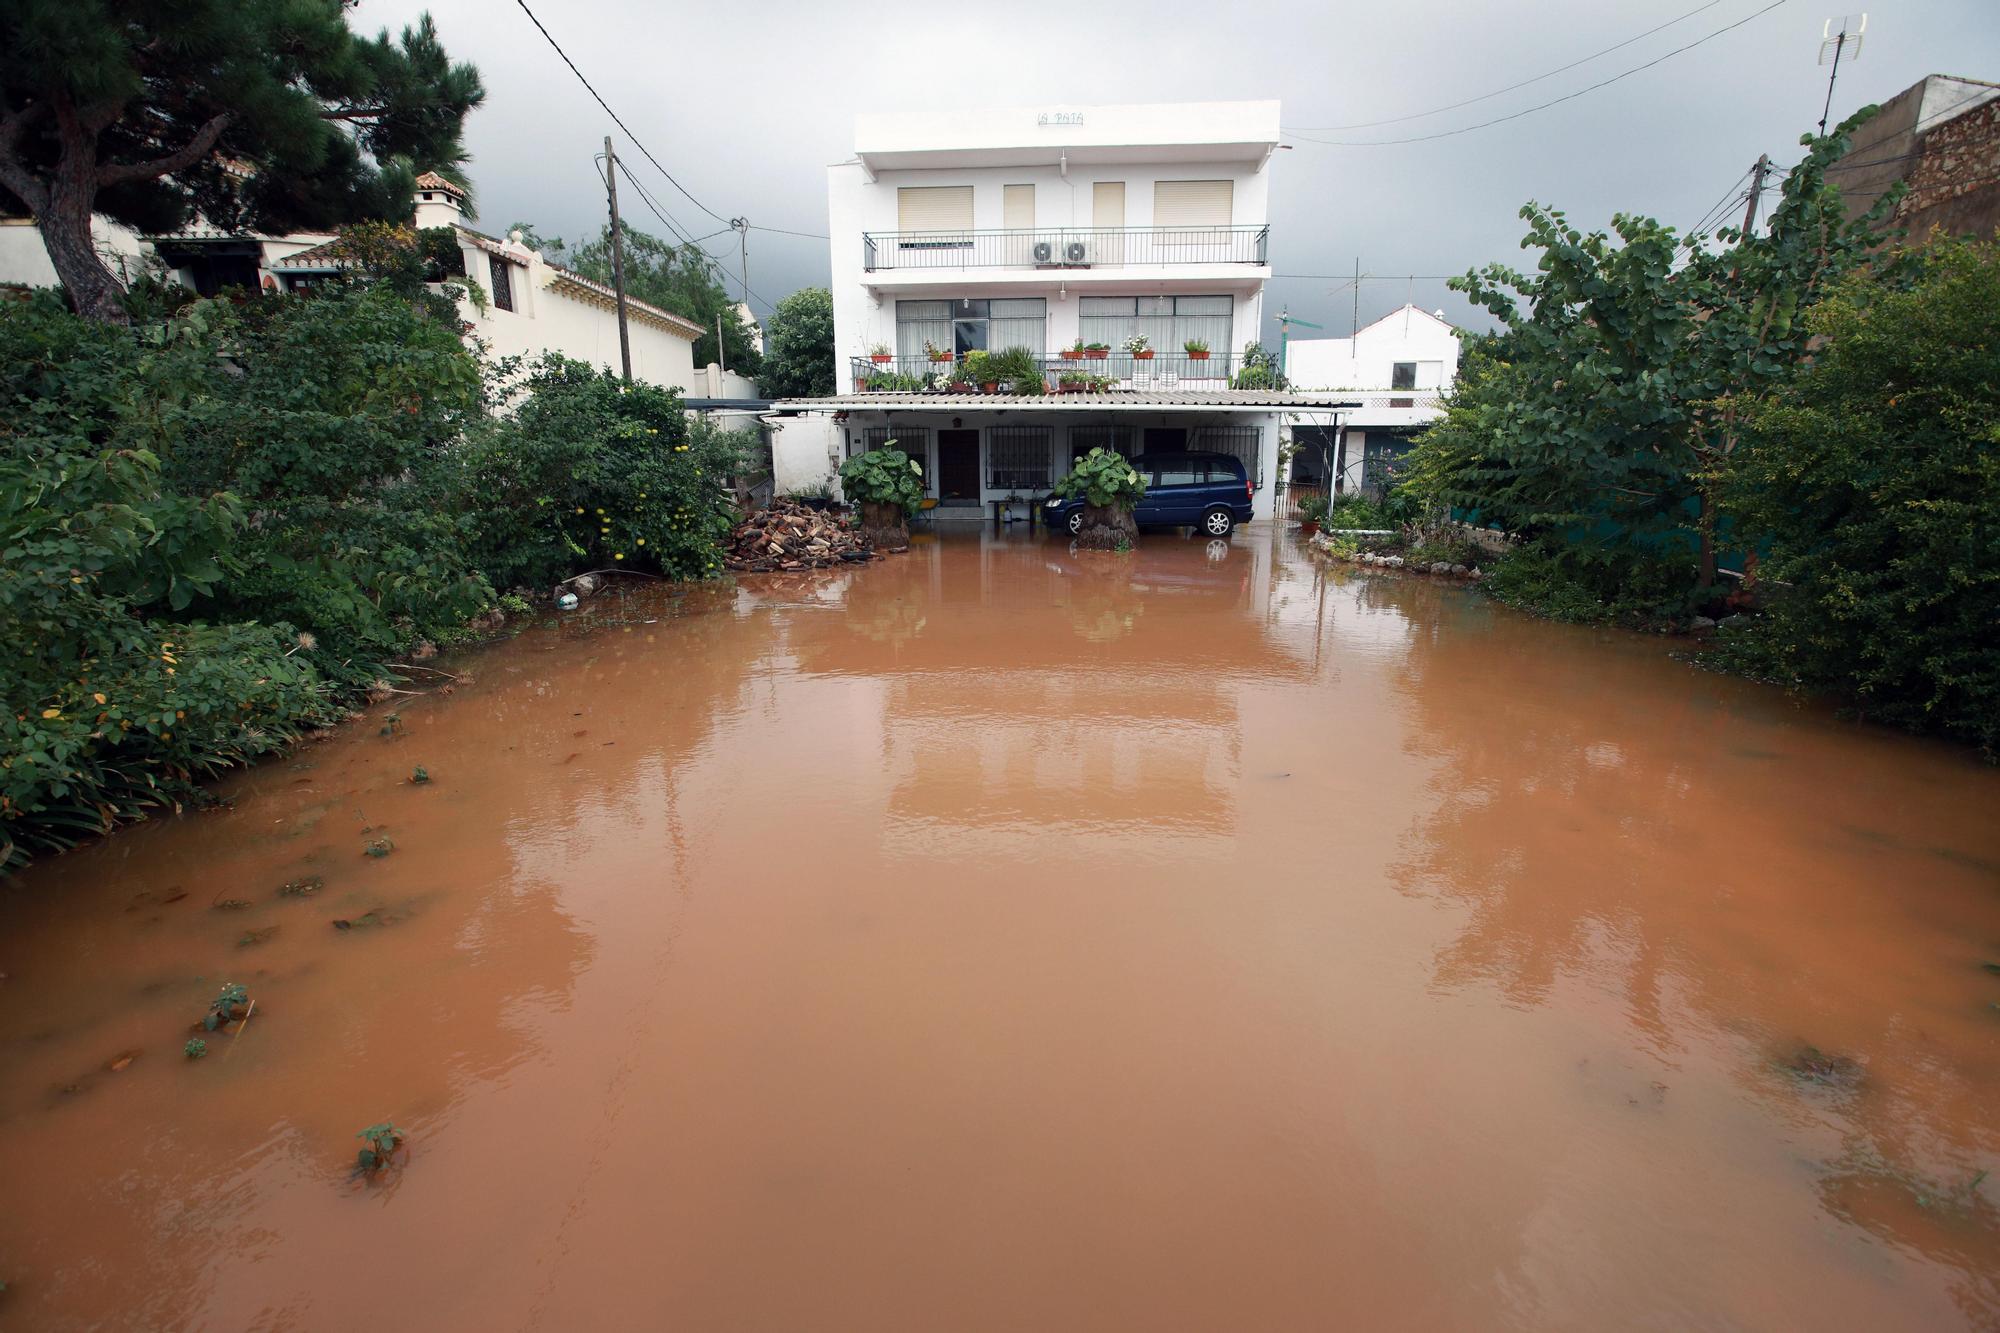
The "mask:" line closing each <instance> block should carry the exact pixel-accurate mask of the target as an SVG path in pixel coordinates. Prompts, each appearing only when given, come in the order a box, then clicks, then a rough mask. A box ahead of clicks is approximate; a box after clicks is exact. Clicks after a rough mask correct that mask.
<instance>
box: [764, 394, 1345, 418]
mask: <svg viewBox="0 0 2000 1333" xmlns="http://www.w3.org/2000/svg"><path fill="white" fill-rule="evenodd" d="M1359 406H1360V404H1359V403H1358V402H1357V401H1355V400H1354V399H1353V398H1350V397H1340V396H1332V395H1326V394H1313V393H1277V392H1268V393H1267V392H1262V391H1259V390H1254V389H1217V390H1214V391H1213V392H1210V393H1144V392H1138V391H1131V392H1112V393H1050V394H1042V395H1040V396H1038V397H1034V396H1030V397H1016V396H1015V395H1013V394H1005V393H991V394H989V393H852V394H840V395H836V396H835V397H832V398H780V399H779V400H777V401H776V402H774V403H772V404H771V410H772V411H773V412H780V413H788V414H797V413H801V412H885V411H889V412H893V411H901V412H909V411H919V410H922V411H932V412H1159V411H1175V410H1179V411H1187V412H1338V411H1345V410H1348V409H1351V408H1355V407H1359Z"/></svg>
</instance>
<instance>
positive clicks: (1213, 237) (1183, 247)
mask: <svg viewBox="0 0 2000 1333" xmlns="http://www.w3.org/2000/svg"><path fill="white" fill-rule="evenodd" d="M1270 244H1271V228H1270V226H1269V225H1268V224H1266V225H1263V226H1256V227H1054V228H1049V227H1037V228H1027V229H1011V230H1002V231H870V232H863V233H862V234H861V267H862V269H863V270H865V271H866V272H869V273H885V272H897V273H905V272H912V271H921V270H925V269H953V270H958V269H968V268H980V269H1027V270H1034V269H1046V270H1048V271H1050V272H1052V273H1074V272H1077V271H1079V270H1084V271H1088V270H1092V269H1129V268H1155V267H1188V266H1193V265H1210V266H1213V265H1228V264H1241V265H1245V266H1250V267H1254V266H1258V265H1263V264H1268V263H1269V262H1270V259H1269V252H1270Z"/></svg>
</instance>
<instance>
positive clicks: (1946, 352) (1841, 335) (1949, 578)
mask: <svg viewBox="0 0 2000 1333" xmlns="http://www.w3.org/2000/svg"><path fill="white" fill-rule="evenodd" d="M1996 311H2000V246H1996V245H1994V244H1992V243H1983V244H1982V243H1972V242H1954V243H1949V244H1942V245H1939V246H1937V247H1934V248H1933V249H1931V250H1930V251H1928V252H1927V253H1926V254H1925V255H1924V256H1923V263H1922V268H1921V270H1920V272H1919V274H1918V275H1917V278H1916V282H1915V285H1914V286H1912V287H1910V288H1908V289H1904V290H1899V289H1897V288H1895V287H1892V286H1889V285H1887V284H1884V283H1880V282H1876V281H1872V280H1870V279H1868V278H1866V277H1857V278H1854V279H1851V280H1849V281H1848V282H1847V283H1846V284H1845V285H1844V286H1842V287H1841V288H1840V289H1838V290H1837V291H1836V292H1835V293H1834V294H1833V295H1832V296H1831V297H1830V298H1829V299H1828V300H1826V301H1825V302H1823V303H1822V304H1821V305H1819V306H1818V307H1816V308H1815V309H1814V310H1813V311H1812V312H1811V313H1810V315H1809V317H1808V324H1809V327H1810V329H1811V332H1812V333H1813V334H1814V335H1815V336H1816V337H1818V338H1821V339H1823V340H1824V342H1823V344H1822V345H1821V347H1820V348H1819V351H1818V353H1817V355H1816V356H1815V357H1814V359H1813V361H1812V363H1811V364H1810V365H1809V366H1808V367H1807V368H1806V369H1805V370H1804V371H1803V372H1802V373H1801V374H1800V375H1799V376H1798V377H1797V378H1796V379H1795V380H1793V381H1792V382H1791V383H1790V384H1788V385H1786V386H1785V387H1784V388H1783V389H1782V390H1780V391H1779V392H1777V393H1775V394H1773V395H1771V396H1769V397H1768V398H1764V399H1761V400H1752V401H1748V402H1745V403H1743V404H1742V409H1743V411H1744V413H1745V416H1746V433H1745V441H1744V445H1743V447H1742V448H1741V449H1739V450H1738V451H1737V456H1736V458H1735V460H1734V467H1733V475H1732V478H1731V490H1730V494H1729V500H1730V503H1731V504H1732V506H1733V507H1734V508H1735V509H1736V510H1737V511H1738V512H1739V513H1740V514H1742V515H1743V516H1744V518H1745V519H1746V520H1747V521H1748V522H1750V523H1751V524H1753V525H1754V526H1755V528H1756V530H1759V531H1763V532H1766V533H1768V534H1769V535H1770V540H1771V551H1770V555H1769V557H1768V558H1767V559H1766V560H1765V561H1764V562H1763V564H1762V568H1761V571H1760V572H1761V574H1762V575H1763V576H1765V578H1766V580H1767V583H1766V586H1767V587H1769V586H1770V584H1772V583H1775V584H1778V585H1780V586H1778V587H1776V588H1773V589H1772V590H1771V592H1770V605H1769V610H1768V614H1766V615H1765V616H1763V617H1762V618H1761V623H1759V624H1758V625H1757V627H1756V630H1755V632H1754V633H1752V634H1750V635H1748V636H1744V637H1743V638H1741V639H1740V640H1737V641H1736V642H1734V643H1732V645H1731V647H1730V648H1729V649H1728V650H1727V651H1728V652H1729V653H1730V655H1731V656H1732V657H1733V658H1734V660H1735V661H1736V663H1737V665H1739V666H1740V667H1742V668H1744V669H1747V670H1751V671H1754V672H1756V673H1757V674H1760V675H1765V676H1769V677H1774V678H1777V679H1780V680H1784V681H1787V682H1791V683H1797V684H1803V685H1806V686H1808V687H1812V688H1816V689H1825V690H1830V691H1834V692H1836V693H1838V694H1840V695H1843V696H1845V697H1846V698H1848V699H1850V700H1852V701H1853V702H1854V703H1855V704H1856V705H1857V706H1858V707H1860V708H1861V709H1862V710H1863V711H1864V712H1865V713H1866V714H1867V715H1869V716H1872V717H1875V718H1878V719H1880V720H1882V721H1886V722H1891V723H1894V724H1896V725H1899V726H1906V727H1911V728H1915V729H1919V730H1926V731H1936V732H1941V733H1943V734H1945V735H1948V736H1952V737H1955V738H1957V739H1960V740H1963V741H1967V742H1969V743H1971V744H1974V745H1977V746H1979V747H1980V748H1981V749H1982V750H1983V751H1984V752H1985V753H1986V754H1987V755H1989V756H1992V755H1995V754H1996V752H2000V316H1996V314H1995V312H1996ZM1731 638H1732V639H1736V636H1731Z"/></svg>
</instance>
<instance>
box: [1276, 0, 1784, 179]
mask: <svg viewBox="0 0 2000 1333" xmlns="http://www.w3.org/2000/svg"><path fill="white" fill-rule="evenodd" d="M1788 3H1790V0H1771V3H1770V4H1768V5H1765V6H1764V7H1763V8H1762V9H1760V10H1758V11H1757V12H1756V13H1754V14H1750V15H1748V16H1746V17H1744V18H1740V19H1738V20H1736V22H1734V23H1731V24H1729V25H1728V26H1727V27H1723V28H1717V29H1716V30H1715V31H1714V32H1711V33H1709V34H1708V35H1707V36H1705V37H1698V38H1696V39H1695V40H1694V41H1692V42H1689V43H1688V44H1687V45H1686V46H1677V47H1675V48H1674V49H1673V50H1671V51H1669V52H1667V53H1666V54H1665V55H1661V56H1655V57H1653V59H1651V60H1648V61H1647V62H1646V63H1645V64H1643V65H1634V66H1633V67H1632V68H1630V69H1628V70H1625V71H1623V72H1621V73H1618V74H1614V75H1612V76H1611V77H1610V78H1608V79H1600V80H1598V81H1597V82H1596V83H1593V84H1591V85H1590V86H1589V87H1588V88H1579V89H1577V90H1576V91H1575V92H1573V93H1565V94H1563V95H1562V96H1561V97H1557V98H1553V99H1551V100H1549V101H1547V102H1543V103H1541V104H1539V105H1537V106H1531V107H1529V108H1528V109H1527V110H1525V111H1516V112H1513V113H1512V114H1510V115H1505V116H1496V117H1494V118H1493V119H1492V120H1482V121H1480V122H1479V123H1478V124H1477V125H1467V126H1465V127H1464V128H1462V129H1456V130H1439V131H1438V132H1437V133H1436V134H1418V135H1412V136H1411V137H1409V138H1406V139H1374V140H1367V141H1356V140H1352V139H1316V138H1314V137H1313V136H1312V135H1310V134H1302V133H1300V132H1299V131H1297V130H1285V131H1284V133H1285V134H1287V135H1289V136H1290V137H1292V138H1294V139H1303V140H1305V141H1306V142H1307V143H1316V144H1323V145H1325V146H1327V147H1329V148H1387V147H1389V146H1391V145H1394V144H1406V143H1429V142H1430V141H1431V140H1433V139H1449V138H1451V137H1453V136H1454V135H1459V134H1470V133H1472V132H1473V131H1474V130H1483V129H1486V128H1487V127H1489V126H1492V125H1504V124H1506V123H1507V122H1508V121H1510V120H1519V119H1520V118H1521V117H1523V116H1532V115H1533V114H1535V112H1537V111H1546V110H1548V109H1549V108H1550V107H1552V106H1560V105H1562V104H1563V103H1564V102H1571V101H1575V100H1576V99H1577V98H1579V97H1582V96H1583V95H1584V94H1586V93H1594V92H1596V91H1597V90H1598V89H1599V88H1608V87H1610V86H1611V85H1612V84H1614V83H1617V82H1618V81H1619V80H1620V79H1627V78H1630V77H1631V76H1632V75H1634V74H1637V73H1639V72H1640V71H1642V70H1648V69H1651V68H1652V67H1653V66H1655V65H1657V64H1660V63H1661V62H1663V61H1667V60H1671V59H1673V58H1674V57H1675V56H1677V55H1680V54H1681V53H1683V52H1685V51H1692V50H1694V48H1696V47H1697V46H1701V45H1703V44H1704V43H1707V42H1712V41H1714V40H1715V39H1716V38H1718V37H1720V36H1722V35H1723V34H1724V33H1727V32H1733V31H1735V30H1736V29H1737V28H1740V27H1742V26H1743V25H1744V24H1746V23H1749V22H1750V21H1751V20H1753V19H1757V18H1761V17H1763V16H1764V15H1766V14H1768V13H1770V12H1771V11H1772V10H1774V9H1776V8H1778V7H1779V6H1780V5H1784V4H1788Z"/></svg>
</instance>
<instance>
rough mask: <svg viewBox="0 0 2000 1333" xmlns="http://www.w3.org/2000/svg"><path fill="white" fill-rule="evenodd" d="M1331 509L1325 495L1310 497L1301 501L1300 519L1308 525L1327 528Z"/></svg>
mask: <svg viewBox="0 0 2000 1333" xmlns="http://www.w3.org/2000/svg"><path fill="white" fill-rule="evenodd" d="M1330 508H1331V506H1330V505H1328V504H1327V500H1326V497H1325V496H1324V495H1308V496H1307V497H1306V498H1305V499H1303V500H1301V501H1299V517H1300V518H1302V519H1304V520H1305V521H1306V522H1308V523H1317V524H1320V525H1321V526H1325V524H1326V515H1327V510H1328V509H1330Z"/></svg>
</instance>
